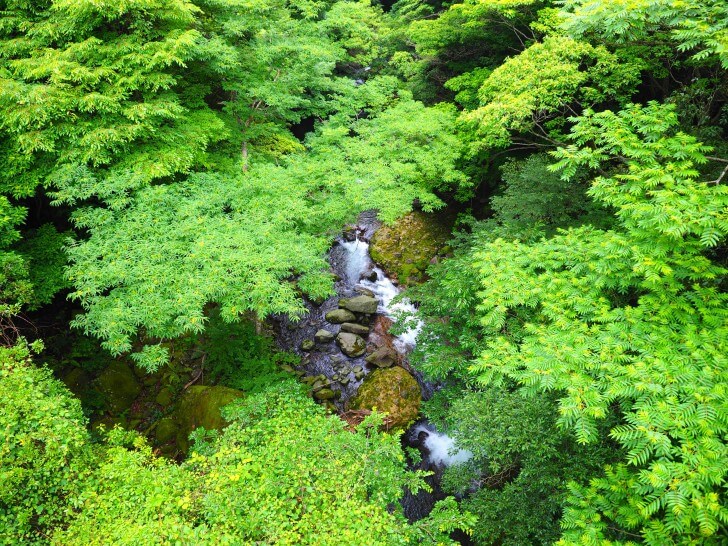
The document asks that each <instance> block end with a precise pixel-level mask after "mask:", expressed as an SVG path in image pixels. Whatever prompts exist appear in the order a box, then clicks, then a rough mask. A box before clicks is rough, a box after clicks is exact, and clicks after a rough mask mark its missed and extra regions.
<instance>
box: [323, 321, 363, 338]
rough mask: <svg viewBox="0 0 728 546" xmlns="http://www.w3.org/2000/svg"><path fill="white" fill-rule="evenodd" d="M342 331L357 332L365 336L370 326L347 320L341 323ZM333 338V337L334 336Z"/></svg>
mask: <svg viewBox="0 0 728 546" xmlns="http://www.w3.org/2000/svg"><path fill="white" fill-rule="evenodd" d="M341 331H342V332H349V333H350V334H357V335H359V336H365V335H367V334H368V333H369V328H367V327H366V326H362V325H361V324H356V323H355V322H345V323H344V324H342V325H341ZM332 339H333V338H332Z"/></svg>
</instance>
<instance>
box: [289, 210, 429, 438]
mask: <svg viewBox="0 0 728 546" xmlns="http://www.w3.org/2000/svg"><path fill="white" fill-rule="evenodd" d="M378 227H379V223H378V221H377V220H376V216H375V215H374V214H373V213H364V214H363V215H362V216H361V217H360V219H359V223H358V224H357V226H354V227H351V228H350V229H348V230H347V231H345V232H344V233H343V234H342V236H341V237H340V238H339V239H338V240H337V241H336V243H335V244H334V246H333V247H332V249H331V251H330V253H329V261H330V263H331V268H332V271H333V272H334V274H335V275H336V279H337V280H336V283H335V288H336V295H335V296H334V297H332V298H330V299H328V300H326V301H324V302H320V303H315V302H308V303H307V308H308V314H307V316H306V317H304V318H303V319H301V320H300V321H298V322H295V321H292V320H290V319H288V318H286V317H280V318H279V319H278V321H277V325H278V326H277V339H278V343H279V345H280V346H281V347H282V348H283V349H287V350H293V351H296V352H297V353H299V354H300V355H301V357H302V361H301V365H300V366H298V367H296V368H291V369H290V371H291V372H293V373H295V374H296V375H298V376H299V377H300V380H301V381H302V382H304V383H306V384H307V385H309V386H310V387H311V392H312V396H313V397H314V398H316V399H317V400H320V401H322V402H323V403H325V404H327V405H329V406H330V407H331V408H332V409H335V410H337V411H338V412H340V413H341V412H346V411H361V410H364V411H366V410H371V408H373V407H376V408H377V409H379V410H380V411H386V412H387V413H388V414H389V417H388V421H387V424H388V426H389V427H391V428H401V427H404V426H406V425H408V424H409V423H411V422H412V421H413V420H414V419H416V418H417V415H418V414H419V406H420V401H421V399H422V389H421V387H420V385H419V383H418V381H417V380H416V379H415V377H413V375H412V374H411V373H410V370H409V366H408V364H407V360H406V355H407V352H408V351H409V350H410V349H411V348H412V346H413V345H414V340H415V337H416V335H417V329H418V328H417V327H414V328H412V329H410V330H408V331H406V332H405V333H403V334H402V335H400V336H394V335H392V334H391V333H390V328H391V326H392V324H393V322H394V320H396V318H395V314H396V313H397V312H398V311H405V312H406V311H410V312H414V308H413V307H412V306H411V305H410V304H408V303H406V302H400V303H396V304H395V303H393V299H394V298H395V296H396V295H397V294H398V293H399V289H398V288H397V287H396V286H395V285H394V283H393V282H392V281H391V280H390V279H389V278H388V277H387V276H386V275H385V273H384V272H383V271H382V270H381V269H380V268H378V267H377V266H376V265H375V264H374V263H373V262H372V260H371V258H370V256H369V243H368V240H369V238H370V237H371V236H372V235H373V234H374V232H375V231H376V229H377V228H378Z"/></svg>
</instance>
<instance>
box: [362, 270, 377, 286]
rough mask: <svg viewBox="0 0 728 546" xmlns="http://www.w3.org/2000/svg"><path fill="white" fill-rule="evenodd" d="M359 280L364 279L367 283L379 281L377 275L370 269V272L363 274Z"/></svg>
mask: <svg viewBox="0 0 728 546" xmlns="http://www.w3.org/2000/svg"><path fill="white" fill-rule="evenodd" d="M361 278H362V279H366V280H368V281H369V282H377V281H378V280H379V275H377V272H376V271H374V270H373V269H372V270H371V271H369V272H367V273H364V275H362V277H361ZM370 292H371V290H370Z"/></svg>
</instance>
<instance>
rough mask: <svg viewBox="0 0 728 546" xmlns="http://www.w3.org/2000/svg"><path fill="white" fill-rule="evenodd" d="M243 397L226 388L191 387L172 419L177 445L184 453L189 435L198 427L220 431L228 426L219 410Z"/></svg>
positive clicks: (187, 446)
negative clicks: (175, 427) (174, 425)
mask: <svg viewBox="0 0 728 546" xmlns="http://www.w3.org/2000/svg"><path fill="white" fill-rule="evenodd" d="M241 396H243V393H242V392H241V391H239V390H236V389H231V388H228V387H221V386H219V385H215V386H203V385H193V386H192V387H190V388H189V389H187V390H186V391H185V392H184V394H183V395H182V397H181V398H180V401H179V404H178V406H177V409H176V410H175V411H174V413H173V418H174V420H175V422H176V423H177V427H178V428H177V444H178V445H179V447H180V449H181V450H182V451H184V452H186V451H187V449H188V448H189V435H190V433H191V432H192V431H193V430H195V429H196V428H198V427H204V428H205V429H207V430H213V429H214V430H220V429H222V428H223V427H225V426H227V425H228V422H227V421H225V419H223V417H222V414H221V413H220V408H222V407H224V406H227V405H228V404H229V403H230V402H232V401H234V400H236V399H237V398H240V397H241Z"/></svg>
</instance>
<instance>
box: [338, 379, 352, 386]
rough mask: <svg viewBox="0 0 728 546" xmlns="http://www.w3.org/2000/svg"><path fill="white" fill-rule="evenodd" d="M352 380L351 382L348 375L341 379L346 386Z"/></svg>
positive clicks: (340, 381)
mask: <svg viewBox="0 0 728 546" xmlns="http://www.w3.org/2000/svg"><path fill="white" fill-rule="evenodd" d="M350 382H351V379H349V378H348V377H342V378H340V379H339V383H341V384H342V385H344V386H346V385H348V384H349V383H350Z"/></svg>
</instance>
